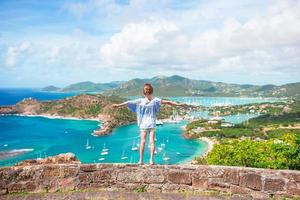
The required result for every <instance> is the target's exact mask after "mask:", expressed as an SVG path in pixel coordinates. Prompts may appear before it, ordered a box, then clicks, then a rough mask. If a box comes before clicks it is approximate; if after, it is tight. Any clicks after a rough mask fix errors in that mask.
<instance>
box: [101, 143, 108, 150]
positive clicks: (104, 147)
mask: <svg viewBox="0 0 300 200" xmlns="http://www.w3.org/2000/svg"><path fill="white" fill-rule="evenodd" d="M108 150H109V149H108V148H106V146H105V143H104V144H103V148H102V152H105V151H108Z"/></svg>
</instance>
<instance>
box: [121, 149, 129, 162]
mask: <svg viewBox="0 0 300 200" xmlns="http://www.w3.org/2000/svg"><path fill="white" fill-rule="evenodd" d="M127 159H128V157H127V156H125V151H123V152H122V156H121V160H127Z"/></svg>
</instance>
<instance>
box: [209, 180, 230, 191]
mask: <svg viewBox="0 0 300 200" xmlns="http://www.w3.org/2000/svg"><path fill="white" fill-rule="evenodd" d="M208 188H209V189H214V190H219V191H225V192H228V191H229V188H230V184H228V183H224V182H223V181H222V179H221V178H209V179H208Z"/></svg>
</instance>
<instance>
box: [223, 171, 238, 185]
mask: <svg viewBox="0 0 300 200" xmlns="http://www.w3.org/2000/svg"><path fill="white" fill-rule="evenodd" d="M223 178H224V181H225V182H227V183H230V184H234V185H239V182H240V175H239V171H237V170H225V171H224V175H223Z"/></svg>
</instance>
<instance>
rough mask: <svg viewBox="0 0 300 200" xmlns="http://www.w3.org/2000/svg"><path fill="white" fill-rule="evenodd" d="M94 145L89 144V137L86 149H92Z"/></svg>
mask: <svg viewBox="0 0 300 200" xmlns="http://www.w3.org/2000/svg"><path fill="white" fill-rule="evenodd" d="M91 148H92V146H90V145H89V139H87V140H86V145H85V149H91Z"/></svg>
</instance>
